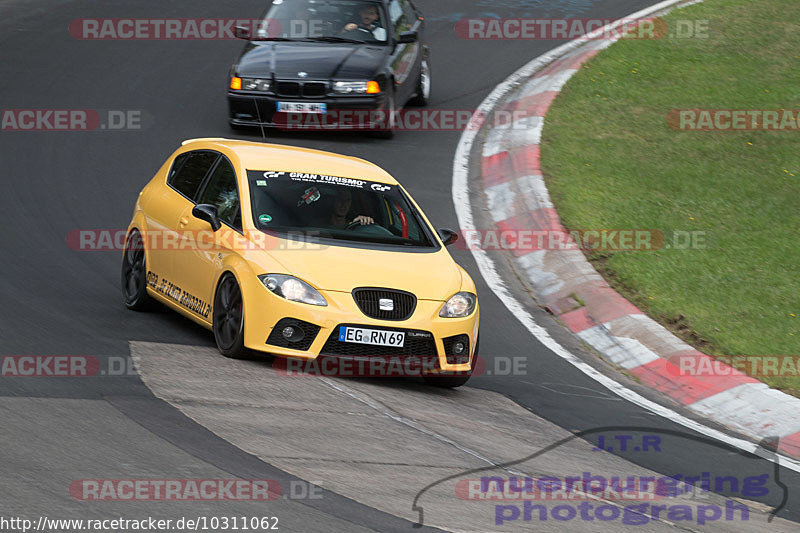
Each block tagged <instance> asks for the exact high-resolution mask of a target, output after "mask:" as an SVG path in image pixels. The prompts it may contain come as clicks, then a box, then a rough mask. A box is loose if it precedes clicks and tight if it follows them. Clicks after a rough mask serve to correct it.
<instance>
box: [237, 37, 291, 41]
mask: <svg viewBox="0 0 800 533" xmlns="http://www.w3.org/2000/svg"><path fill="white" fill-rule="evenodd" d="M250 40H251V41H300V40H302V39H294V38H292V37H252V38H251V39H250Z"/></svg>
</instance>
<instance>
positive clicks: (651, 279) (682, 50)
mask: <svg viewBox="0 0 800 533" xmlns="http://www.w3.org/2000/svg"><path fill="white" fill-rule="evenodd" d="M798 7H799V6H798V3H797V0H770V1H769V2H754V1H752V0H706V1H705V2H704V3H702V4H697V5H694V6H690V7H687V8H684V9H679V10H675V11H673V12H672V13H671V14H669V15H668V16H667V17H666V21H667V24H668V27H669V28H670V29H672V28H673V27H674V25H675V21H676V19H683V20H685V19H703V20H708V31H707V32H708V38H705V39H698V38H691V39H669V38H665V39H659V40H623V41H620V42H618V43H616V44H614V45H613V46H612V47H611V48H609V49H608V50H606V51H604V52H602V53H600V54H599V55H598V56H596V57H595V58H594V59H593V60H591V61H590V62H589V63H588V64H587V65H584V67H583V68H582V69H581V71H580V72H579V73H578V74H577V75H576V76H574V77H573V78H572V79H571V80H570V81H569V83H568V84H567V85H566V87H565V88H564V91H563V92H562V93H561V94H560V95H559V96H558V98H557V99H556V101H555V102H554V105H553V107H552V108H551V109H550V111H549V113H548V115H547V118H546V123H545V128H544V132H543V146H542V165H543V171H544V174H545V177H546V179H547V183H548V187H549V189H550V192H551V194H552V196H553V201H554V203H555V204H556V207H557V208H558V211H559V213H560V215H561V217H562V219H563V221H564V223H565V225H566V226H567V227H568V228H576V229H578V228H587V229H590V228H613V229H624V228H645V229H656V230H661V231H664V232H665V233H668V232H671V231H674V230H684V231H706V232H708V234H709V235H710V236H711V237H710V239H709V245H708V247H707V248H706V249H692V250H683V251H679V250H666V249H663V250H660V251H656V252H645V251H643V252H638V251H629V252H615V253H608V254H606V255H604V256H600V255H595V256H590V259H591V260H592V261H593V262H594V264H595V265H596V266H597V267H598V268H599V269H600V271H601V272H602V273H604V275H605V276H606V278H607V279H609V281H610V282H611V283H612V285H613V286H614V287H615V288H617V289H618V290H619V291H620V292H622V293H623V294H624V295H625V296H626V297H628V298H629V299H630V300H631V301H633V303H635V304H636V305H638V306H639V307H640V308H641V309H643V310H644V311H645V312H647V313H648V314H649V315H650V316H652V317H653V318H655V319H656V320H659V321H660V322H661V323H662V324H664V325H665V326H667V327H669V328H670V329H671V330H672V331H674V332H676V333H677V334H678V335H680V336H681V337H682V338H684V339H685V340H687V341H688V342H690V344H693V345H694V346H696V347H697V348H699V349H701V350H703V351H705V352H706V353H709V354H713V355H720V354H724V355H795V354H800V134H798V133H797V132H743V131H738V132H687V131H677V130H673V129H670V128H669V127H668V126H667V122H666V116H667V113H668V112H669V111H670V110H671V109H691V108H708V109H795V110H797V109H800V9H798ZM793 315H794V316H793ZM764 381H765V382H767V383H769V384H770V385H772V386H774V387H777V388H780V389H783V390H785V391H787V392H790V393H793V394H795V395H800V378H783V377H782V378H765V379H764Z"/></svg>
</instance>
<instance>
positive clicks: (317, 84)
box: [275, 81, 328, 98]
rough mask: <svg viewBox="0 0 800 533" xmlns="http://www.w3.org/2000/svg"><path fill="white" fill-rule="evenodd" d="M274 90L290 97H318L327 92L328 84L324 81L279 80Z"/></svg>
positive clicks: (280, 94) (279, 94)
mask: <svg viewBox="0 0 800 533" xmlns="http://www.w3.org/2000/svg"><path fill="white" fill-rule="evenodd" d="M275 92H276V93H277V95H278V96H287V97H290V98H299V97H303V98H320V97H323V96H325V95H326V94H327V92H328V84H327V83H325V82H324V81H302V82H300V81H279V82H278V83H277V84H276V85H275Z"/></svg>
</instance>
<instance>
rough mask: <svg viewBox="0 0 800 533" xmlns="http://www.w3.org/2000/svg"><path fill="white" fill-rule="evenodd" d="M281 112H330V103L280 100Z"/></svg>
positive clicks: (279, 109) (279, 110)
mask: <svg viewBox="0 0 800 533" xmlns="http://www.w3.org/2000/svg"><path fill="white" fill-rule="evenodd" d="M278 112H280V113H316V114H324V113H327V112H328V104H323V103H321V102H278Z"/></svg>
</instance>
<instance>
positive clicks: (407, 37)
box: [398, 30, 419, 44]
mask: <svg viewBox="0 0 800 533" xmlns="http://www.w3.org/2000/svg"><path fill="white" fill-rule="evenodd" d="M398 41H399V42H400V44H408V43H415V42H417V41H419V33H418V32H416V31H414V30H411V31H404V32H402V33H401V34H400V37H399V38H398Z"/></svg>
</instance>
